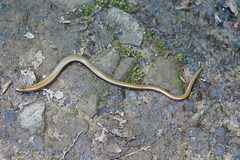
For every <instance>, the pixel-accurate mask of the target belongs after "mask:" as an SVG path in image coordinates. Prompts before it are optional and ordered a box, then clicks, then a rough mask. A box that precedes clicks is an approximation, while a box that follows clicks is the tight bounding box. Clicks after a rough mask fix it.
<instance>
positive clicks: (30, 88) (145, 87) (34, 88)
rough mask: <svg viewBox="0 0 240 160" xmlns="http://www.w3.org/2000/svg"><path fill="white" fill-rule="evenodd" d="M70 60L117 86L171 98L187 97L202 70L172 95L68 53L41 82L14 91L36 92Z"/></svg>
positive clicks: (54, 77)
mask: <svg viewBox="0 0 240 160" xmlns="http://www.w3.org/2000/svg"><path fill="white" fill-rule="evenodd" d="M71 62H80V63H82V64H84V65H85V66H86V67H87V68H88V69H90V70H91V71H92V72H93V73H94V74H96V75H97V76H98V77H100V78H101V79H103V80H105V81H106V82H109V83H111V84H114V85H117V86H120V87H126V88H131V89H141V90H152V91H156V92H159V93H162V94H164V95H165V96H167V97H169V98H171V99H173V100H183V99H185V98H186V97H188V95H189V94H190V92H191V89H192V87H193V84H194V82H195V80H196V79H197V77H198V75H199V74H200V72H201V71H202V68H199V70H198V71H197V72H196V73H195V75H194V76H193V78H192V80H191V81H190V83H189V85H188V87H187V90H186V92H185V93H184V94H182V95H180V96H176V95H173V94H171V93H169V92H167V91H166V90H164V89H162V88H160V87H157V86H152V85H141V84H132V83H126V82H122V81H118V80H115V79H113V78H111V77H109V76H108V75H106V74H105V73H103V72H102V71H101V70H100V69H99V68H97V67H96V66H95V65H94V64H93V63H92V62H90V61H89V60H88V59H86V58H85V57H83V56H80V55H70V56H68V57H66V58H64V59H63V60H62V61H61V62H60V63H59V64H58V65H57V66H56V67H55V69H54V70H53V72H52V73H51V74H50V75H49V76H48V77H47V78H45V79H44V80H42V81H41V82H38V83H36V84H34V85H31V86H19V87H17V88H16V91H18V92H36V91H39V90H41V89H43V88H45V87H47V86H48V85H50V84H51V83H53V82H54V80H56V78H57V77H58V75H59V74H60V73H61V72H62V70H63V69H64V67H66V65H68V64H69V63H71Z"/></svg>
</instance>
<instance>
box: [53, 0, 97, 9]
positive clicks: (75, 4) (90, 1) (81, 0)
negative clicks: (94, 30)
mask: <svg viewBox="0 0 240 160" xmlns="http://www.w3.org/2000/svg"><path fill="white" fill-rule="evenodd" d="M52 2H53V3H56V4H57V3H59V2H60V3H61V4H64V5H66V6H67V8H68V9H69V10H71V9H74V8H80V7H82V6H83V5H84V4H85V5H86V7H89V8H91V7H94V5H95V4H94V0H52Z"/></svg>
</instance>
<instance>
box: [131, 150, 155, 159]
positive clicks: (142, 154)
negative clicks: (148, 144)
mask: <svg viewBox="0 0 240 160" xmlns="http://www.w3.org/2000/svg"><path fill="white" fill-rule="evenodd" d="M131 159H132V160H151V159H152V155H150V154H148V153H146V152H144V151H140V152H138V153H136V154H133V155H132V156H131Z"/></svg>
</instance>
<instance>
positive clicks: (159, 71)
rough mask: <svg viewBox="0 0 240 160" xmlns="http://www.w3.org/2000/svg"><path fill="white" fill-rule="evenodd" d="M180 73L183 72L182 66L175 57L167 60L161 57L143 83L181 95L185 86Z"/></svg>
mask: <svg viewBox="0 0 240 160" xmlns="http://www.w3.org/2000/svg"><path fill="white" fill-rule="evenodd" d="M179 72H181V64H180V62H179V61H178V60H177V59H176V58H175V57H168V58H167V59H165V58H163V57H159V58H158V59H157V60H156V61H155V64H154V65H153V66H152V68H151V70H150V71H149V72H148V74H147V76H146V77H145V78H144V80H143V82H144V83H147V84H152V85H156V86H158V87H161V88H164V89H166V90H168V91H170V92H171V93H172V94H176V95H181V94H182V93H183V85H182V81H181V80H180V79H179V77H178V75H179Z"/></svg>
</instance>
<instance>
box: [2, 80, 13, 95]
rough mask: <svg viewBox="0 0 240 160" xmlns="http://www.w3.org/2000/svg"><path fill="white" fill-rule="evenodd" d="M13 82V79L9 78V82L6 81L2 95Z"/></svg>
mask: <svg viewBox="0 0 240 160" xmlns="http://www.w3.org/2000/svg"><path fill="white" fill-rule="evenodd" d="M11 83H12V81H11V80H9V81H7V83H5V84H4V85H3V87H2V88H3V90H2V93H1V95H3V93H5V92H6V90H7V89H8V87H9V85H10V84H11Z"/></svg>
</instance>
